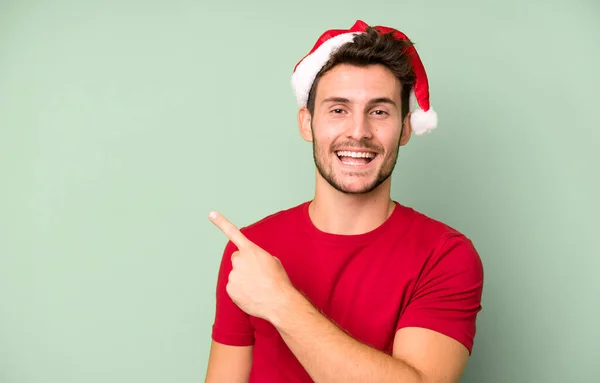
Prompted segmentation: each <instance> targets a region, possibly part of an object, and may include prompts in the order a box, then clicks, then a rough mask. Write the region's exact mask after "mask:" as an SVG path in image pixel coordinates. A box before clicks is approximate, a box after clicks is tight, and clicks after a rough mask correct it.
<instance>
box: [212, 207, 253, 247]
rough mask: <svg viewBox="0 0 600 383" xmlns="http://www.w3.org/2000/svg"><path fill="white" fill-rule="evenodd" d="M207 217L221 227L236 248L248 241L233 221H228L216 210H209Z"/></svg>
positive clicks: (243, 245) (245, 244)
mask: <svg viewBox="0 0 600 383" xmlns="http://www.w3.org/2000/svg"><path fill="white" fill-rule="evenodd" d="M208 218H209V219H210V220H211V222H212V223H214V224H215V226H217V227H218V228H219V229H221V231H222V232H223V234H225V236H226V237H227V238H229V240H231V242H233V243H234V244H235V245H236V246H237V247H238V249H241V248H243V247H247V246H248V244H249V242H250V241H249V240H248V238H246V237H245V236H244V234H242V232H241V231H240V230H239V229H238V228H237V227H236V226H235V225H234V224H233V223H231V222H229V220H228V219H227V218H225V216H223V215H222V214H220V213H218V212H216V211H211V212H210V214H209V215H208Z"/></svg>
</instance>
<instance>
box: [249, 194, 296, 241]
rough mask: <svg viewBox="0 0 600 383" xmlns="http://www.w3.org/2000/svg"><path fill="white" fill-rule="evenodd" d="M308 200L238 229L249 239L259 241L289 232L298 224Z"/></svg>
mask: <svg viewBox="0 0 600 383" xmlns="http://www.w3.org/2000/svg"><path fill="white" fill-rule="evenodd" d="M307 203H308V202H302V203H300V204H299V205H296V206H293V207H290V208H287V209H283V210H279V211H276V212H273V213H271V214H269V215H267V216H265V217H263V218H261V219H259V220H258V221H255V222H253V223H251V224H249V225H247V226H244V227H242V228H241V229H240V231H241V232H242V233H243V234H244V235H245V236H246V237H247V238H248V239H250V240H251V241H258V242H260V241H261V240H263V239H264V238H265V236H268V237H271V238H272V237H273V236H276V235H281V234H285V233H289V232H290V231H291V230H292V229H293V228H295V227H296V226H298V224H299V222H300V220H301V219H302V212H303V209H304V208H305V207H306V204H307Z"/></svg>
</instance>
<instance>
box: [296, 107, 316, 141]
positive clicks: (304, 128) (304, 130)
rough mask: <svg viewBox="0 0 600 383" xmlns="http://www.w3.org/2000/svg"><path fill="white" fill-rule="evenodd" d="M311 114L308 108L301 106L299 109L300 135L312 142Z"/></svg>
mask: <svg viewBox="0 0 600 383" xmlns="http://www.w3.org/2000/svg"><path fill="white" fill-rule="evenodd" d="M310 126H311V116H310V112H309V111H308V109H307V108H300V110H299V111H298V128H299V129H300V135H301V136H302V138H304V140H305V141H307V142H312V140H313V136H312V129H311V127H310Z"/></svg>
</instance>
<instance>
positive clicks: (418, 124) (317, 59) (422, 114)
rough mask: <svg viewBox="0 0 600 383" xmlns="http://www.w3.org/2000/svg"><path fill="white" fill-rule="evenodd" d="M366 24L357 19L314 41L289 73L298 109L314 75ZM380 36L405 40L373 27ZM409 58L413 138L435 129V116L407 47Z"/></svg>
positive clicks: (416, 62)
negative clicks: (411, 83) (413, 77)
mask: <svg viewBox="0 0 600 383" xmlns="http://www.w3.org/2000/svg"><path fill="white" fill-rule="evenodd" d="M367 27H368V25H367V24H366V23H364V22H363V21H361V20H357V21H356V23H355V24H354V25H353V26H352V28H350V29H347V30H346V29H332V30H328V31H326V32H324V33H323V34H322V35H321V37H319V39H318V40H317V42H316V44H315V45H314V47H313V48H312V50H311V51H310V52H309V53H308V54H307V55H306V56H304V57H303V58H302V60H300V61H299V62H298V63H297V64H296V66H295V67H294V73H293V74H292V88H293V90H294V94H295V95H296V100H297V102H298V106H300V107H306V103H307V100H308V93H309V92H310V88H311V87H312V84H313V82H314V80H315V77H316V75H317V73H318V72H319V71H320V70H321V68H322V67H323V66H324V65H325V63H327V61H328V60H329V58H330V57H331V55H332V54H333V53H334V52H335V51H336V50H337V49H338V48H339V47H340V46H342V45H343V44H345V43H348V42H351V41H353V39H354V37H355V36H356V35H358V34H361V33H365V32H366V30H367ZM373 28H374V29H375V30H377V31H378V32H380V33H390V32H392V33H393V36H394V37H395V38H397V39H399V40H408V37H407V36H406V35H405V34H404V33H402V32H400V31H398V30H396V29H393V28H390V27H384V26H375V27H373ZM406 53H407V54H409V56H410V61H411V65H412V68H413V71H414V73H415V76H416V80H415V84H414V86H413V88H412V89H411V91H410V98H409V108H410V111H411V117H410V122H411V126H412V130H413V132H414V133H415V134H416V135H422V134H424V133H427V132H430V131H431V130H433V129H435V128H436V126H437V114H436V112H435V111H434V110H433V109H432V108H431V105H430V104H429V83H428V81H427V74H426V73H425V68H424V67H423V63H422V62H421V59H420V58H419V55H418V53H417V51H416V49H415V48H414V46H412V45H411V46H410V47H409V48H408V50H407V52H406Z"/></svg>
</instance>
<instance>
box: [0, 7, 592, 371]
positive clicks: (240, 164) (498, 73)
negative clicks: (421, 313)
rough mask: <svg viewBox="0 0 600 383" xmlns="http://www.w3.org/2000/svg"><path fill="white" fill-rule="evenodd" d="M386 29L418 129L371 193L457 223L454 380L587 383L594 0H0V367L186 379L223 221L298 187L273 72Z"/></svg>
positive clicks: (292, 110)
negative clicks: (475, 263)
mask: <svg viewBox="0 0 600 383" xmlns="http://www.w3.org/2000/svg"><path fill="white" fill-rule="evenodd" d="M357 19H362V20H364V21H366V22H367V23H369V24H372V25H389V26H393V27H396V28H398V29H400V30H402V31H404V32H405V33H406V34H408V36H409V37H410V38H412V39H413V40H414V42H415V44H416V45H417V49H418V50H419V52H420V54H421V56H422V59H423V61H424V64H425V67H426V69H427V71H428V74H429V78H430V83H431V100H432V104H433V106H434V108H435V109H436V110H437V112H438V114H439V118H440V124H439V127H438V129H437V130H436V131H435V132H434V133H432V134H430V135H427V136H423V137H413V139H412V141H411V142H410V144H409V145H408V146H406V147H404V148H403V149H402V150H401V152H400V158H399V161H398V166H397V168H396V171H395V173H394V177H393V188H392V197H393V198H394V199H396V200H398V201H400V202H401V203H403V204H406V205H409V206H411V207H413V208H415V209H417V210H419V211H421V212H423V213H425V214H428V215H430V216H432V217H434V218H436V219H439V220H442V221H444V222H446V223H448V224H450V225H452V226H454V227H456V228H457V229H459V230H460V231H462V232H464V233H465V234H466V235H467V236H469V237H470V238H471V239H472V240H473V242H474V243H475V245H476V247H477V249H478V250H479V252H480V254H481V257H482V259H483V263H484V266H485V272H486V279H485V291H484V296H483V307H484V308H483V311H482V313H481V315H480V317H479V322H478V333H477V337H476V340H475V349H474V354H473V356H472V358H471V361H470V363H469V366H468V369H467V371H466V373H465V376H464V379H463V382H467V383H475V382H477V383H517V382H519V383H521V382H522V383H538V382H539V383H554V382H556V383H558V382H561V383H562V382H566V381H568V382H582V383H583V382H592V381H598V380H597V379H598V376H599V375H600V367H599V366H600V364H599V363H598V360H599V359H600V330H599V329H600V326H599V323H600V298H599V297H600V247H599V244H598V235H599V224H598V218H599V213H600V211H599V210H600V209H599V203H598V198H599V196H600V181H599V177H600V176H599V174H600V171H599V170H598V167H599V164H600V155H599V153H598V144H599V142H600V134H599V130H600V118H599V117H598V96H597V94H598V89H599V87H600V81H599V76H598V68H600V53H599V48H598V47H599V46H600V3H599V2H598V1H596V0H588V1H572V0H571V1H567V0H562V1H553V2H548V1H542V0H539V1H531V0H519V1H517V0H508V1H507V0H502V1H500V0H498V1H475V0H473V1H442V0H439V1H401V0H398V1H377V2H366V1H362V2H356V3H355V4H352V3H351V2H348V1H314V0H306V1H302V2H277V1H273V0H271V1H259V0H257V1H241V0H239V1H237V2H233V1H222V2H218V1H212V2H208V1H202V0H200V1H199V0H194V1H191V0H189V1H166V0H163V1H152V2H143V1H122V0H120V1H106V0H103V1H99V0H96V1H91V0H90V1H72V2H71V1H35V2H34V1H31V2H30V1H17V0H14V1H10V0H8V1H7V0H4V1H0V182H1V185H0V195H1V198H0V382H2V383H59V382H60V383H67V382H69V383H71V382H73V383H75V382H76V383H105V382H119V383H120V382H123V383H124V382H128V383H129V382H144V383H152V382H157V383H158V382H160V383H162V382H178V383H184V382H190V383H191V382H199V381H203V379H204V374H205V371H206V362H207V356H208V351H209V344H210V331H211V324H212V320H213V315H214V288H215V281H216V275H217V270H218V265H219V262H220V258H221V254H222V251H223V247H224V245H225V243H226V238H225V237H224V236H223V234H222V233H221V232H220V231H218V229H217V228H216V227H214V226H213V225H212V224H211V223H210V222H209V221H208V220H207V214H208V212H209V211H210V210H211V209H218V210H220V211H221V212H223V213H224V214H225V215H226V216H227V217H228V218H230V219H231V220H232V221H233V222H234V223H235V224H237V225H238V226H244V225H247V224H249V223H252V222H254V221H256V220H257V219H260V218H262V217H263V216H265V215H267V214H270V213H272V212H275V211H278V210H281V209H285V208H288V207H291V206H295V205H297V204H299V203H301V202H303V201H305V200H308V199H310V198H311V197H312V195H313V188H314V164H313V160H312V151H311V150H312V148H311V145H310V144H308V143H306V142H304V141H303V140H302V139H301V137H300V135H299V133H298V129H297V124H296V111H297V107H296V104H295V101H294V97H293V94H292V90H291V87H290V76H291V73H292V70H293V67H294V65H295V64H296V62H297V61H298V60H299V59H300V58H301V57H302V56H303V55H304V54H305V53H307V52H308V51H309V50H310V49H311V48H312V46H313V44H314V43H315V41H316V39H317V37H318V36H319V35H320V34H321V33H322V32H323V31H325V30H326V29H331V28H349V27H350V26H351V25H352V24H353V23H354V22H355V21H356V20H357Z"/></svg>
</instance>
